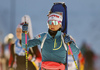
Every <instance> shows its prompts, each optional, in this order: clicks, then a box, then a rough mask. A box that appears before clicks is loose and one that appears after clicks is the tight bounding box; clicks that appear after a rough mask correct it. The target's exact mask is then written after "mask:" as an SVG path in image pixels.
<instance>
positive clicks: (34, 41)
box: [22, 33, 41, 48]
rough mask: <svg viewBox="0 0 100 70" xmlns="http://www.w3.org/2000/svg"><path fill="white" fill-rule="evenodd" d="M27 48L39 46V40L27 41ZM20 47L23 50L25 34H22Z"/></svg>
mask: <svg viewBox="0 0 100 70" xmlns="http://www.w3.org/2000/svg"><path fill="white" fill-rule="evenodd" d="M27 44H28V45H27V47H28V48H29V47H33V46H36V45H40V44H41V41H40V39H37V38H36V39H32V40H28V43H27ZM22 47H23V48H25V33H22Z"/></svg>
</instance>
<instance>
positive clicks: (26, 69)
mask: <svg viewBox="0 0 100 70" xmlns="http://www.w3.org/2000/svg"><path fill="white" fill-rule="evenodd" d="M25 24H26V26H28V24H27V23H26V17H25ZM25 46H26V48H25V55H26V70H28V57H27V31H25Z"/></svg>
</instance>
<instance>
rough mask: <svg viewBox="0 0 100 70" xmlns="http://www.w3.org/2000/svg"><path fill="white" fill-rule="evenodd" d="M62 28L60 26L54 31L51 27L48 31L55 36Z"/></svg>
mask: <svg viewBox="0 0 100 70" xmlns="http://www.w3.org/2000/svg"><path fill="white" fill-rule="evenodd" d="M60 30H61V28H59V29H58V30H57V31H52V30H50V29H49V30H48V32H49V34H50V35H51V36H52V37H53V38H54V37H55V35H56V34H57V32H58V31H60Z"/></svg>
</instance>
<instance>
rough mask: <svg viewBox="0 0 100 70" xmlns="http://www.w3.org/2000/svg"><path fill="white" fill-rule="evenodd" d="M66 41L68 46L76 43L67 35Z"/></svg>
mask: <svg viewBox="0 0 100 70" xmlns="http://www.w3.org/2000/svg"><path fill="white" fill-rule="evenodd" d="M64 41H65V43H66V44H67V43H69V44H71V43H72V42H74V41H73V40H72V38H71V37H70V36H69V35H66V36H65V37H64Z"/></svg>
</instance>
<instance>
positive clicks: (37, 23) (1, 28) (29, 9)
mask: <svg viewBox="0 0 100 70" xmlns="http://www.w3.org/2000/svg"><path fill="white" fill-rule="evenodd" d="M54 2H65V4H66V5H67V12H68V34H70V35H72V37H73V38H74V39H75V40H76V44H77V45H78V47H79V48H80V49H81V50H82V51H83V49H84V48H85V47H82V46H84V44H85V46H86V48H88V49H89V50H91V51H92V52H93V54H94V56H93V60H94V67H95V69H94V70H99V68H100V46H99V44H100V8H99V7H100V0H59V1H57V0H41V1H40V0H0V61H1V58H4V57H6V59H8V60H9V55H8V52H9V51H7V49H8V48H7V47H6V48H5V46H7V44H8V43H9V42H8V41H9V39H12V40H10V43H13V42H14V41H15V39H16V35H15V30H16V27H17V25H18V24H19V23H21V18H22V17H23V16H24V15H29V16H30V17H31V21H32V29H33V35H34V36H36V35H37V34H39V33H42V32H47V29H48V27H47V14H48V12H49V11H50V9H51V7H52V5H53V3H54ZM5 50H6V51H5ZM84 52H85V51H83V52H82V53H83V54H84ZM6 53H7V55H6ZM84 55H85V54H84ZM91 58H92V57H91ZM3 63H6V61H5V60H4V61H3ZM2 66H3V65H2V63H1V62H0V70H1V68H2ZM4 68H5V67H4ZM2 69H3V68H2ZM4 70H6V69H4Z"/></svg>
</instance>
